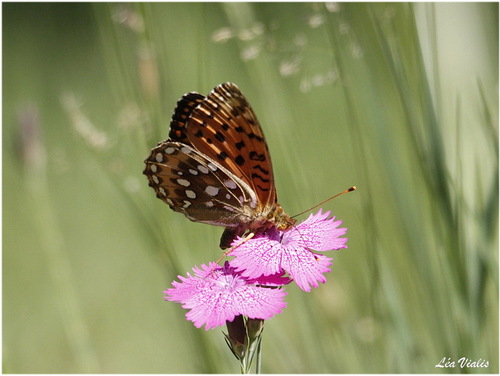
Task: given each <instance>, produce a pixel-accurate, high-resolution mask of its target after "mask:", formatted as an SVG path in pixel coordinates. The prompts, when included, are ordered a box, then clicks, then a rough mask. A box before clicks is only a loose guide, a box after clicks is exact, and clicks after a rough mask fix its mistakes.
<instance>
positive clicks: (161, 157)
mask: <svg viewBox="0 0 500 376" xmlns="http://www.w3.org/2000/svg"><path fill="white" fill-rule="evenodd" d="M155 159H156V162H163V155H162V153H156V155H155Z"/></svg>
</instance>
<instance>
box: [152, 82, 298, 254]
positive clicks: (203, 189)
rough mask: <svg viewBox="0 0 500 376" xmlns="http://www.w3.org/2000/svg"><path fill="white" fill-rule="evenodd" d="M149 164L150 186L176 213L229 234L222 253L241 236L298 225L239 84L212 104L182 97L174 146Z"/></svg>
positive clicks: (163, 146) (221, 91)
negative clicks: (280, 196) (280, 193)
mask: <svg viewBox="0 0 500 376" xmlns="http://www.w3.org/2000/svg"><path fill="white" fill-rule="evenodd" d="M144 162H145V164H146V167H145V169H144V172H143V173H144V174H145V175H146V176H147V178H148V181H149V186H150V187H152V188H153V189H154V191H155V193H156V196H157V197H158V198H159V199H161V200H162V201H164V202H165V203H167V204H168V205H169V206H170V208H171V209H173V210H174V211H176V212H179V213H183V214H184V215H185V216H186V217H187V218H189V219H190V220H191V221H194V222H202V223H207V224H210V225H215V226H223V227H225V230H224V232H223V234H222V237H221V241H220V247H221V248H222V249H226V248H229V246H230V245H231V243H232V241H233V240H234V238H235V237H236V236H242V235H244V234H246V233H250V232H252V233H257V232H262V231H265V230H267V229H270V228H272V227H275V228H277V229H279V230H287V229H289V228H291V227H292V226H293V225H294V224H295V222H296V221H295V219H293V218H292V217H290V216H289V215H288V214H286V213H285V211H284V210H283V208H282V207H281V206H280V205H279V204H278V202H277V196H276V187H275V185H274V176H273V169H272V165H271V157H270V155H269V150H268V147H267V144H266V140H265V138H264V134H263V132H262V128H261V126H260V124H259V121H258V120H257V117H256V116H255V113H254V112H253V110H252V108H251V107H250V104H249V103H248V101H247V100H246V98H245V97H244V96H243V94H242V93H241V91H240V90H239V89H238V87H237V86H236V85H235V84H233V83H230V82H226V83H223V84H220V85H218V86H217V87H215V88H214V89H213V90H212V91H211V92H210V94H208V96H206V97H205V96H204V95H202V94H199V93H196V92H190V93H187V94H185V95H184V96H182V98H181V99H179V101H178V102H177V107H176V108H175V111H174V114H173V115H172V119H171V122H170V132H169V139H168V140H166V141H163V142H160V143H159V144H158V146H156V147H155V148H154V149H152V150H151V153H150V155H149V157H148V158H147V159H146V160H145V161H144Z"/></svg>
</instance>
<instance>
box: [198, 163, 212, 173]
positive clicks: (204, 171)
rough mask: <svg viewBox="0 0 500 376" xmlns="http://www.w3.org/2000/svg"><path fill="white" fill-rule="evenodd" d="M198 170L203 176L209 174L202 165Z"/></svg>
mask: <svg viewBox="0 0 500 376" xmlns="http://www.w3.org/2000/svg"><path fill="white" fill-rule="evenodd" d="M198 170H200V171H201V172H202V173H203V174H208V173H209V171H208V168H206V167H205V166H203V165H198Z"/></svg>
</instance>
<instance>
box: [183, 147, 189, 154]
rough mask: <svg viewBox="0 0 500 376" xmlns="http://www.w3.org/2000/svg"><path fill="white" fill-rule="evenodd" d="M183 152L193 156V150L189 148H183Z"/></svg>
mask: <svg viewBox="0 0 500 376" xmlns="http://www.w3.org/2000/svg"><path fill="white" fill-rule="evenodd" d="M181 151H182V152H183V153H184V154H191V149H189V148H188V147H185V146H183V147H182V148H181Z"/></svg>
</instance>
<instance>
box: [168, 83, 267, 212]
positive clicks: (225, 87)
mask: <svg viewBox="0 0 500 376" xmlns="http://www.w3.org/2000/svg"><path fill="white" fill-rule="evenodd" d="M188 95H190V97H187V98H186V101H185V102H183V106H182V107H181V109H182V111H186V112H189V115H188V117H187V119H186V120H185V121H184V119H183V121H184V123H182V125H183V127H181V128H182V129H183V131H184V132H181V131H178V129H177V134H179V135H182V136H184V135H186V136H187V141H186V140H184V142H186V143H187V144H189V145H191V146H193V147H194V148H196V149H197V150H199V151H200V153H202V154H205V155H207V156H208V157H209V158H211V159H213V160H215V161H217V163H219V164H220V165H221V166H223V167H225V168H226V169H227V170H229V171H231V172H232V173H233V174H234V175H236V176H237V177H238V178H240V179H241V180H242V181H244V182H245V183H246V184H247V185H248V186H249V187H251V189H253V191H254V192H255V194H256V195H257V198H258V206H260V207H263V206H266V205H269V204H274V203H275V202H276V189H275V186H274V176H273V170H272V165H271V157H270V155H269V151H268V148H267V144H266V140H265V138H264V134H263V132H262V129H261V127H260V124H259V121H258V120H257V117H256V116H255V114H254V112H253V110H252V108H251V106H250V104H249V103H248V102H247V100H246V99H245V97H244V96H243V94H242V93H241V92H240V90H239V89H238V87H237V86H236V85H234V84H232V83H229V82H228V83H224V84H221V85H219V86H217V87H216V88H215V89H214V90H212V92H211V93H210V94H209V95H208V96H207V97H206V98H205V99H201V97H198V96H194V95H195V93H190V94H188ZM198 95H199V94H198ZM183 98H184V97H183ZM181 101H182V99H181ZM195 102H196V103H198V104H197V105H195ZM186 103H187V105H186ZM186 109H187V110H186ZM176 113H178V112H177V111H176ZM174 117H175V114H174ZM177 125H178V123H177V124H176V126H177ZM172 133H173V132H171V134H170V136H171V137H172ZM177 134H175V135H174V137H176V138H175V139H176V140H177Z"/></svg>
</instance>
